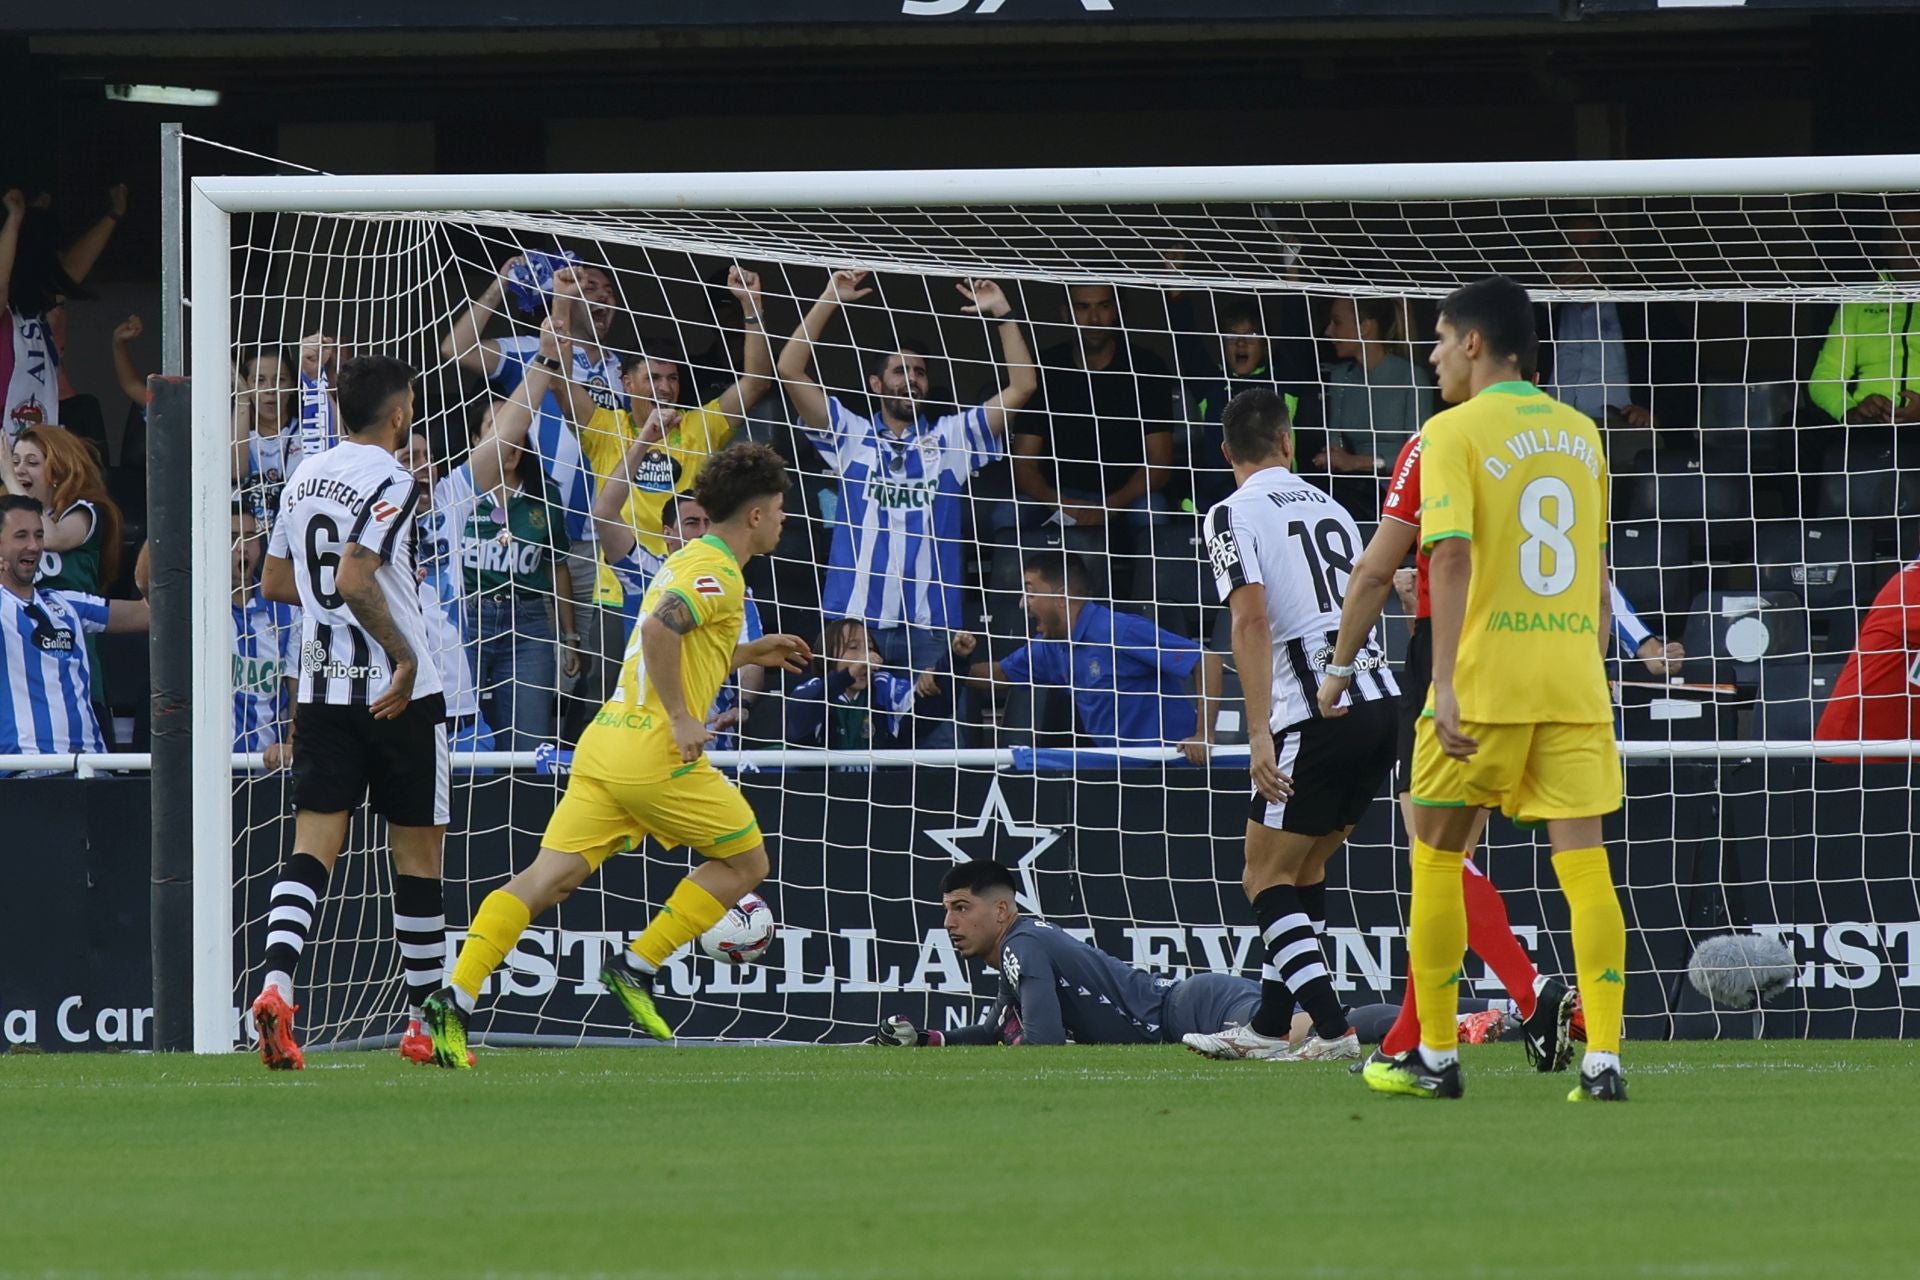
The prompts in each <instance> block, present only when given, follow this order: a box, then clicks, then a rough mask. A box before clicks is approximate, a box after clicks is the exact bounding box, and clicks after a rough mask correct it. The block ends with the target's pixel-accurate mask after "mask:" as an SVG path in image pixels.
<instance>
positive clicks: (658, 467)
mask: <svg viewBox="0 0 1920 1280" xmlns="http://www.w3.org/2000/svg"><path fill="white" fill-rule="evenodd" d="M639 438H640V428H639V426H638V424H636V423H635V422H634V420H633V415H632V414H631V413H629V412H628V411H627V410H625V409H596V410H594V413H593V416H592V417H591V418H589V419H587V423H586V425H585V426H584V427H582V428H581V429H580V452H581V453H583V454H585V455H586V459H587V465H588V466H589V467H592V468H593V475H594V479H595V481H596V482H597V483H601V484H604V483H605V482H606V479H607V477H608V476H610V475H612V474H613V472H614V469H615V468H616V467H618V466H619V465H620V459H621V458H622V457H623V456H625V454H626V452H627V450H628V449H630V448H631V447H632V446H633V442H634V441H635V440H637V439H639ZM732 439H733V421H732V419H730V418H728V417H727V415H726V414H724V413H722V412H720V402H719V401H718V400H709V401H708V402H707V403H706V404H704V405H702V406H701V407H700V408H698V409H689V410H688V411H687V412H685V413H683V414H681V415H680V421H678V422H676V423H674V424H673V429H672V430H671V431H669V432H667V434H666V435H665V436H664V437H662V438H661V439H660V441H659V442H658V443H657V444H655V445H654V447H653V448H651V449H649V450H648V451H647V456H646V457H645V458H643V459H641V461H640V466H639V467H638V468H637V469H636V470H635V471H634V474H633V488H632V489H631V490H630V491H629V492H628V494H627V505H626V506H625V507H623V508H621V512H620V514H621V518H622V519H624V520H625V521H626V523H627V527H628V528H630V529H632V530H633V532H634V536H635V537H636V538H638V539H639V540H640V545H641V546H643V547H645V548H646V549H647V550H648V551H651V552H652V553H653V554H654V555H656V556H660V555H665V554H666V551H667V544H666V540H665V539H664V538H663V537H662V535H661V531H660V524H661V514H662V513H663V512H664V511H665V510H666V506H667V499H668V498H670V497H672V496H673V495H674V494H676V493H691V492H692V491H693V482H694V480H695V479H696V478H697V477H698V476H699V475H700V469H701V468H702V467H704V466H706V465H707V459H708V458H710V457H712V456H713V454H714V453H715V452H717V451H718V450H721V449H724V448H726V447H727V442H728V441H729V440H732ZM593 598H594V602H595V603H596V604H601V605H605V606H607V607H609V608H614V609H618V608H619V607H620V606H621V604H622V603H623V602H624V596H623V594H622V592H621V589H620V581H619V579H618V578H615V577H614V576H613V571H612V570H611V569H609V568H607V564H606V561H605V560H604V559H603V560H602V561H601V562H600V574H599V578H598V579H597V581H596V583H595V586H594V593H593Z"/></svg>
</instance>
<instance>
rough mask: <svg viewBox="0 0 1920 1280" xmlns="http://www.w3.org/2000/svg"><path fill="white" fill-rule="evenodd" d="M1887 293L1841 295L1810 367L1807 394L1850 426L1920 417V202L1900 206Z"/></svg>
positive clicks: (1885, 259) (1884, 267) (1884, 276)
mask: <svg viewBox="0 0 1920 1280" xmlns="http://www.w3.org/2000/svg"><path fill="white" fill-rule="evenodd" d="M1880 283H1881V286H1882V290H1883V292H1884V293H1885V294H1886V296H1885V297H1884V298H1876V299H1874V300H1873V301H1871V302H1846V303H1842V304H1841V305H1840V307H1839V309H1838V310H1837V311H1835V312H1834V316H1833V324H1832V326H1831V327H1830V328H1829V329H1828V331H1827V340H1826V341H1825V342H1824V343H1822V344H1821V347H1820V354H1819V355H1818V356H1817V357H1816V358H1815V359H1814V362H1813V371H1812V372H1811V373H1809V374H1808V375H1807V395H1808V396H1809V397H1810V398H1811V399H1812V400H1813V402H1814V404H1816V405H1818V406H1819V407H1820V409H1821V410H1822V411H1824V412H1825V413H1826V414H1827V416H1828V417H1830V418H1832V419H1833V420H1834V421H1835V422H1840V423H1845V424H1847V425H1849V426H1858V425H1879V424H1886V423H1896V422H1897V423H1909V422H1920V323H1916V322H1915V320H1916V317H1915V310H1916V304H1920V203H1912V202H1909V203H1905V204H1903V205H1901V206H1899V207H1897V208H1895V209H1894V211H1893V226H1892V235H1891V236H1890V238H1889V240H1888V242H1887V247H1886V249H1885V251H1884V252H1883V254H1882V263H1881V267H1880Z"/></svg>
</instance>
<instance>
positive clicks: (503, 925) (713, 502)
mask: <svg viewBox="0 0 1920 1280" xmlns="http://www.w3.org/2000/svg"><path fill="white" fill-rule="evenodd" d="M786 492H787V469H786V465H785V464H784V463H782V462H781V460H780V455H779V454H777V453H775V452H774V451H773V450H772V449H770V448H768V447H767V446H765V445H759V444H737V445H734V446H732V447H731V448H728V449H726V450H724V451H723V452H721V453H719V454H716V455H715V456H714V457H713V458H712V459H711V460H710V461H709V462H708V463H707V465H706V466H705V467H704V468H703V469H702V470H701V472H700V477H699V479H698V480H697V481H696V482H695V484H694V498H695V500H696V501H698V502H699V503H700V505H701V506H702V507H704V508H706V511H707V515H708V517H709V519H710V521H711V523H710V524H709V526H708V532H707V534H706V536H705V537H703V538H700V539H698V540H697V541H694V542H690V543H688V544H687V545H686V546H684V547H682V548H681V549H680V550H678V551H676V552H674V553H673V554H672V555H670V556H668V557H667V560H666V563H665V564H663V565H662V566H661V567H660V571H659V572H658V573H656V574H655V575H654V578H653V583H652V585H651V586H650V587H649V588H648V590H647V595H646V599H645V601H644V602H643V603H642V605H641V623H640V625H639V626H637V627H635V628H634V629H633V634H632V636H631V637H630V638H629V640H628V642H627V653H626V662H625V664H624V666H623V667H622V669H621V673H620V683H619V685H618V686H617V687H616V688H615V689H614V691H613V696H612V697H611V698H609V699H608V700H607V702H606V704H605V705H604V706H603V707H601V709H600V712H599V714H598V715H596V716H595V717H594V718H593V723H592V724H591V725H589V726H588V727H587V731H586V732H585V733H584V734H582V735H581V737H580V745H579V748H578V749H577V750H576V751H575V752H574V756H573V772H572V776H571V777H570V778H569V779H568V780H567V790H566V794H565V795H563V796H562V797H561V798H560V804H559V806H558V807H557V808H556V809H555V810H554V811H553V817H552V818H551V819H550V820H549V821H548V823H547V831H546V835H545V836H543V837H542V838H541V841H540V852H539V854H538V855H537V856H536V857H535V858H534V861H533V865H532V866H530V867H528V868H527V869H526V870H525V871H522V872H521V873H520V874H519V875H517V876H515V877H514V878H513V879H512V880H510V881H508V882H507V885H506V887H505V888H504V889H496V890H494V891H493V892H492V893H490V894H488V895H487V897H486V900H485V901H483V902H482V903H481V904H480V910H479V911H478V912H476V913H475V915H474V917H473V923H472V925H471V926H469V928H468V932H467V941H466V944H465V945H464V946H462V947H461V948H460V956H459V959H458V960H457V961H456V962H455V964H454V969H453V983H452V985H451V986H448V987H446V988H444V989H442V990H440V991H437V992H435V993H434V994H433V995H432V996H429V997H428V998H427V1002H426V1011H427V1026H428V1029H429V1031H430V1032H431V1034H432V1037H433V1048H434V1061H435V1062H437V1063H439V1065H441V1066H443V1067H455V1068H459V1067H466V1066H468V1065H470V1063H469V1061H468V1058H467V1021H468V1018H469V1017H470V1016H471V1015H472V1013H473V1009H474V1004H475V1001H476V1000H477V999H478V998H479V995H480V988H481V986H482V985H484V984H485V982H486V980H487V978H488V976H489V975H491V974H492V973H493V971H494V970H495V969H497V968H499V967H500V964H501V961H502V960H504V959H505V958H506V956H507V953H508V952H510V951H512V950H513V947H514V943H515V942H517V941H518V940H519V938H520V935H521V933H523V932H524V931H525V930H526V928H527V925H528V924H529V923H530V922H531V921H532V919H533V917H534V916H537V915H539V914H541V913H542V912H544V911H546V910H547V909H548V908H550V907H552V906H555V905H556V904H558V903H559V902H561V901H562V900H563V899H565V898H566V896H567V895H568V894H570V893H572V892H573V891H574V890H575V889H577V888H579V887H580V885H582V884H583V883H585V882H586V879H587V877H588V876H590V875H592V874H593V873H594V872H595V871H597V870H599V868H600V864H601V863H603V862H605V861H606V860H607V859H608V858H610V857H612V856H613V855H614V854H616V853H621V852H625V851H626V850H629V849H635V848H638V847H639V846H640V843H641V841H642V840H643V839H645V838H646V837H647V836H652V837H653V838H654V839H655V840H657V841H659V842H660V844H662V845H663V846H666V847H668V848H672V847H674V846H676V845H683V844H684V845H687V846H689V847H691V848H692V849H693V850H694V851H695V852H697V853H699V854H700V855H701V856H702V857H703V858H705V859H706V861H705V862H703V863H702V864H701V865H700V866H698V867H696V868H695V869H694V870H693V872H692V873H691V874H690V875H688V876H687V877H686V878H685V879H684V880H682V881H681V882H680V883H679V884H678V885H677V886H676V887H675V888H674V890H673V893H672V894H671V895H669V896H668V898H667V901H666V904H665V905H664V906H663V907H662V908H661V909H660V911H659V912H658V913H657V914H656V915H655V916H654V917H653V919H652V920H651V921H650V922H649V923H648V925H647V928H646V932H644V933H642V934H641V935H640V936H639V937H638V938H636V939H635V940H634V942H633V944H632V946H630V947H629V948H628V949H627V951H626V952H625V954H624V955H618V956H615V957H614V958H612V959H611V960H609V961H608V962H607V963H606V965H605V966H604V967H603V968H602V969H601V970H600V981H601V982H602V983H603V984H605V986H606V988H607V990H609V991H611V992H612V993H613V994H614V996H615V997H617V998H618V999H619V1001H620V1003H621V1004H622V1005H623V1006H625V1008H626V1010H627V1013H628V1015H629V1016H630V1017H631V1018H632V1019H633V1021H634V1022H635V1023H636V1024H637V1025H639V1027H640V1028H641V1029H642V1030H644V1031H645V1032H646V1033H647V1034H648V1035H650V1036H653V1037H654V1038H655V1039H657V1040H670V1039H672V1038H673V1028H672V1027H670V1026H669V1025H668V1024H667V1020H666V1019H665V1018H664V1017H662V1016H661V1014H660V1011H659V1009H658V1008H657V1007H656V1006H655V1003H654V998H653V984H654V976H655V975H656V974H657V973H658V972H659V970H660V966H661V965H663V964H665V963H666V962H667V959H668V957H670V956H672V955H673V953H674V952H675V951H678V950H679V949H680V948H681V947H683V946H685V945H686V944H687V943H689V942H692V941H693V940H694V939H695V938H697V937H699V936H700V935H701V934H703V933H705V932H706V931H707V930H708V929H711V928H712V927H713V926H714V925H715V924H717V923H718V922H719V920H720V917H721V916H723V915H725V914H726V911H727V908H728V907H730V906H732V905H733V904H734V903H735V902H738V901H739V900H740V896H741V895H742V894H744V893H747V892H748V891H750V890H752V889H753V888H755V887H756V886H758V885H759V883H760V882H761V881H762V880H764V879H765V878H766V876H767V869H768V868H767V847H766V843H765V841H764V840H762V838H761V835H760V824H759V822H758V820H756V819H755V817H754V814H753V810H752V809H751V808H750V807H748V805H747V801H746V797H744V796H743V795H741V794H740V791H739V789H738V788H736V787H735V786H734V785H733V784H732V783H731V782H729V781H728V780H727V778H726V776H725V775H724V774H722V773H721V772H720V771H719V770H718V769H716V768H714V767H713V764H712V762H710V761H709V760H708V759H707V758H706V756H705V754H704V752H705V749H706V744H707V740H708V739H709V738H711V737H712V736H713V734H712V731H711V730H709V729H708V728H707V720H708V718H709V716H710V715H711V713H712V708H713V700H714V696H715V695H716V694H717V693H718V692H719V691H720V686H721V684H722V683H723V682H725V680H726V678H727V675H728V673H730V672H732V671H734V670H735V669H737V668H739V667H742V666H745V665H747V664H748V663H757V664H759V665H760V666H766V667H784V668H785V669H786V670H788V671H794V672H798V671H802V670H804V669H805V668H806V665H807V663H809V662H811V661H812V660H813V654H812V653H811V652H810V651H809V650H808V648H807V644H806V641H804V640H802V639H800V638H799V637H798V636H787V635H772V636H764V637H762V638H761V639H759V640H756V641H754V642H753V643H752V644H740V643H739V638H740V619H741V615H742V612H743V610H744V608H745V605H744V601H745V599H746V583H745V582H744V581H743V580H742V578H741V576H740V570H741V567H742V566H743V565H745V564H746V562H747V561H748V560H750V559H752V558H753V557H754V556H756V555H763V554H765V553H767V552H769V551H772V550H773V548H774V546H775V545H776V544H777V543H778V542H779V541H780V526H781V524H782V522H783V521H785V519H786V510H785V498H786Z"/></svg>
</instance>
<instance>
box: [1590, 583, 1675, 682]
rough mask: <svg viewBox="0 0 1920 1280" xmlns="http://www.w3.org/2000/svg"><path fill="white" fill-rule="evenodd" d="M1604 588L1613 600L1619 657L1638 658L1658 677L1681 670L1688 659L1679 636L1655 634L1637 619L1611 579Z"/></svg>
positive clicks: (1636, 615)
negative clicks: (1671, 637)
mask: <svg viewBox="0 0 1920 1280" xmlns="http://www.w3.org/2000/svg"><path fill="white" fill-rule="evenodd" d="M1607 590H1608V591H1609V592H1610V593H1611V598H1612V600H1613V634H1614V636H1615V637H1616V638H1617V639H1618V640H1619V641H1620V656H1621V658H1622V660H1624V659H1625V658H1626V656H1627V655H1628V654H1632V655H1633V656H1634V657H1636V658H1638V659H1640V661H1641V662H1642V663H1643V664H1645V666H1646V668H1647V674H1649V675H1651V676H1653V677H1654V678H1655V679H1657V680H1665V679H1668V678H1669V677H1672V676H1677V675H1679V674H1680V667H1681V665H1682V664H1683V663H1685V662H1686V660H1687V650H1686V646H1685V645H1682V644H1681V643H1680V642H1679V641H1678V640H1669V639H1667V638H1666V637H1665V636H1657V635H1655V634H1653V632H1652V631H1651V630H1650V629H1649V628H1648V627H1647V624H1646V623H1644V622H1642V621H1640V615H1639V614H1638V613H1636V612H1634V608H1633V606H1632V605H1631V604H1629V603H1628V602H1627V598H1626V597H1625V596H1623V595H1621V594H1620V588H1619V587H1618V586H1615V585H1614V584H1612V583H1608V584H1607Z"/></svg>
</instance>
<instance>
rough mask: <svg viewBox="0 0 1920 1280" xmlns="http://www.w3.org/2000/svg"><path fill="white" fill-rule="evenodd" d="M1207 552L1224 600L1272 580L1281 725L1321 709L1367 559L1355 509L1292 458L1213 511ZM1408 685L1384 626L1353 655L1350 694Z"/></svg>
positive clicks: (1270, 608)
mask: <svg viewBox="0 0 1920 1280" xmlns="http://www.w3.org/2000/svg"><path fill="white" fill-rule="evenodd" d="M1206 529H1207V558H1208V560H1209V561H1210V562H1211V563H1212V567H1213V580H1214V588H1215V589H1216V590H1217V591H1218V592H1219V593H1220V600H1221V603H1223V604H1224V603H1225V602H1226V600H1227V598H1228V597H1229V596H1231V595H1232V594H1233V592H1234V589H1235V588H1237V587H1242V586H1246V585H1249V584H1251V583H1258V584H1260V585H1261V586H1262V587H1264V588H1265V589H1266V595H1267V626H1268V628H1269V630H1270V631H1271V632H1272V634H1273V719H1272V723H1271V724H1269V725H1268V728H1269V729H1271V730H1272V731H1273V732H1275V733H1278V732H1280V731H1281V730H1282V729H1285V728H1286V727H1287V726H1289V725H1294V724H1298V723H1300V722H1301V721H1303V720H1310V719H1314V718H1315V717H1317V716H1318V715H1319V714H1320V710H1319V704H1318V702H1317V701H1316V698H1317V696H1318V694H1319V691H1320V679H1321V676H1322V675H1323V674H1324V673H1325V671H1326V666H1327V663H1329V662H1331V661H1332V660H1333V646H1334V641H1335V640H1336V639H1337V638H1338V637H1339V634H1340V606H1341V604H1342V602H1344V601H1345V599H1346V595H1347V583H1348V582H1349V581H1350V580H1351V579H1352V577H1353V566H1354V563H1355V562H1356V561H1358V560H1359V558H1360V551H1361V541H1360V527H1359V526H1358V525H1356V524H1355V523H1354V521H1353V517H1352V516H1351V515H1350V514H1348V512H1347V509H1346V508H1345V507H1343V506H1341V505H1340V504H1339V503H1337V502H1335V501H1334V500H1333V499H1332V498H1331V497H1329V496H1328V495H1327V494H1326V493H1325V492H1324V491H1323V490H1320V489H1316V488H1315V487H1314V486H1312V485H1310V484H1308V483H1307V482H1306V481H1304V480H1302V479H1301V478H1300V477H1299V476H1296V475H1294V474H1293V473H1292V472H1291V471H1288V470H1287V469H1286V468H1285V467H1267V468H1265V469H1263V470H1260V471H1256V472H1254V473H1253V474H1252V475H1251V476H1249V477H1247V482H1246V483H1245V484H1243V485H1241V486H1240V488H1238V489H1237V490H1235V491H1234V492H1233V493H1232V494H1230V495H1228V496H1227V497H1226V498H1224V499H1222V500H1221V501H1220V502H1218V503H1216V504H1214V506H1213V508H1212V509H1211V510H1209V511H1208V512H1207V522H1206ZM1399 692H1400V688H1399V686H1398V685H1397V684H1395V683H1394V679H1393V673H1392V672H1391V671H1389V670H1388V668H1387V655H1386V653H1385V651H1384V650H1383V649H1382V648H1381V647H1380V638H1379V633H1378V631H1377V630H1376V631H1369V632H1368V633H1367V641H1366V643H1365V644H1364V645H1363V646H1361V649H1360V652H1359V653H1358V654H1356V655H1355V656H1354V661H1353V680H1352V682H1351V683H1350V684H1349V685H1348V691H1347V696H1348V697H1349V698H1351V699H1352V700H1354V701H1356V702H1371V701H1373V700H1375V699H1377V698H1389V697H1393V696H1395V695H1396V694H1398V693H1399Z"/></svg>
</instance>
